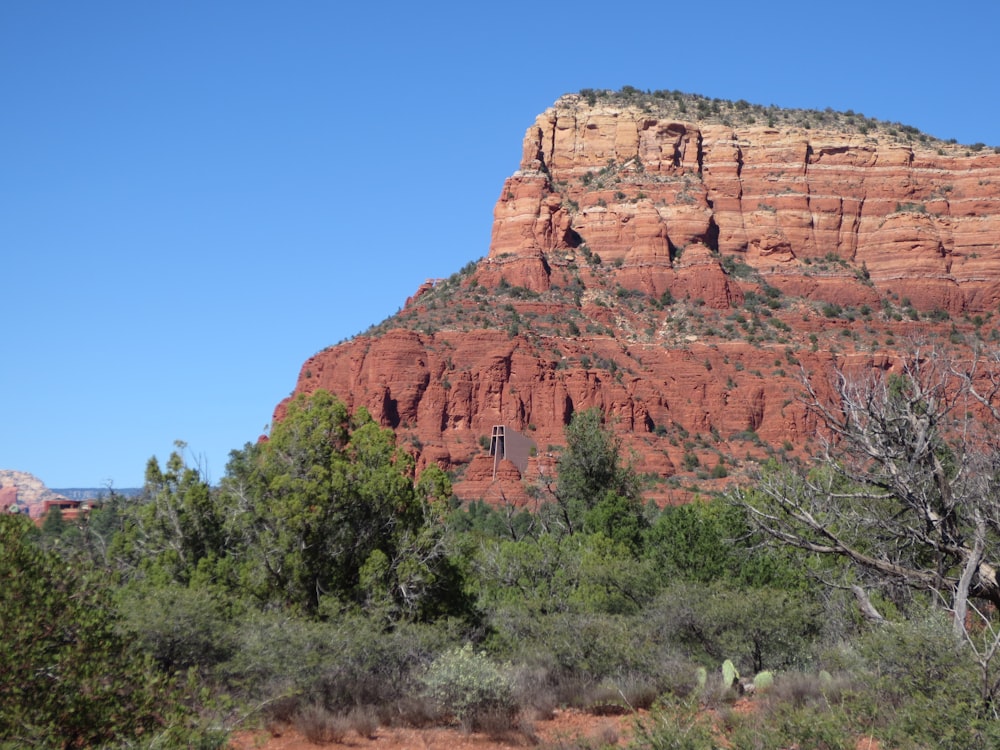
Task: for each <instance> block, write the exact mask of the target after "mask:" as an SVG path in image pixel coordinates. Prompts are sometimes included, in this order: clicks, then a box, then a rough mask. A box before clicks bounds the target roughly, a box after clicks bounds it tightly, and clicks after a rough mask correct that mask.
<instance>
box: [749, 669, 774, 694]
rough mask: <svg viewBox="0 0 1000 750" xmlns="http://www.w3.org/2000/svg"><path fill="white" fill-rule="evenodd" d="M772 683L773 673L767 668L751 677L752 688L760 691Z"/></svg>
mask: <svg viewBox="0 0 1000 750" xmlns="http://www.w3.org/2000/svg"><path fill="white" fill-rule="evenodd" d="M772 685H774V674H773V673H772V672H770V671H769V670H766V669H765V670H764V671H763V672H758V673H757V674H756V675H755V676H754V678H753V687H754V690H755V691H757V692H760V691H762V690H767V689H768V688H769V687H771V686H772Z"/></svg>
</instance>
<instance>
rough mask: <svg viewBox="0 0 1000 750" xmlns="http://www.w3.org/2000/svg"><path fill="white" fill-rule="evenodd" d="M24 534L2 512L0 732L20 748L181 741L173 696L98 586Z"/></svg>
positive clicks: (184, 723) (22, 522)
mask: <svg viewBox="0 0 1000 750" xmlns="http://www.w3.org/2000/svg"><path fill="white" fill-rule="evenodd" d="M31 531H32V526H31V523H30V521H28V520H27V519H25V518H22V517H19V516H8V515H3V516H0V612H3V616H2V617H0V737H2V738H3V739H4V740H5V741H7V742H11V743H13V745H14V746H18V747H107V746H110V745H115V744H119V743H122V744H124V743H127V742H137V741H139V740H140V739H141V740H142V741H143V742H152V743H155V742H156V741H160V742H161V743H162V744H163V745H164V746H173V747H179V746H186V745H188V744H189V743H190V742H191V741H193V739H194V735H193V734H191V733H190V731H189V730H190V726H189V718H190V717H187V716H185V712H184V710H183V708H182V706H181V704H180V703H179V702H178V700H177V695H178V694H177V693H176V692H175V691H174V690H173V688H172V687H171V683H170V680H168V678H167V677H166V675H164V674H163V673H161V672H159V671H158V670H157V669H156V668H155V667H154V666H153V664H152V662H151V661H150V660H149V659H148V658H147V657H143V656H141V655H138V654H137V653H136V652H134V651H132V650H130V649H129V647H128V644H127V643H126V642H125V640H124V639H123V637H122V636H120V635H119V631H118V628H117V624H118V623H117V621H116V619H115V616H114V614H113V613H114V607H113V606H112V603H111V601H110V599H109V597H108V595H107V592H106V591H105V589H104V588H103V587H102V586H101V585H100V584H99V583H98V582H97V581H96V580H95V579H94V578H93V577H89V576H87V575H86V574H85V573H84V572H82V571H81V570H80V568H79V567H77V566H74V565H70V564H67V563H66V562H64V561H63V560H62V559H61V558H60V557H59V556H57V555H55V554H54V553H51V552H46V551H44V550H42V549H41V548H39V547H38V546H36V545H35V544H34V543H33V542H32V541H31V540H30V536H31ZM215 740H216V743H217V744H221V743H222V741H223V740H224V738H223V737H221V736H219V737H216V738H215Z"/></svg>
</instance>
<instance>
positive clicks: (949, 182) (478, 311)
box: [276, 96, 1000, 502]
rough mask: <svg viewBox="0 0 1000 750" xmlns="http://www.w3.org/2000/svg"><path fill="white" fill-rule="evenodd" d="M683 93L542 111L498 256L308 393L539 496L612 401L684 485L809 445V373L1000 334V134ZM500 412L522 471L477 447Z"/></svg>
mask: <svg viewBox="0 0 1000 750" xmlns="http://www.w3.org/2000/svg"><path fill="white" fill-rule="evenodd" d="M662 104H663V103H662V102H657V101H644V100H643V99H642V97H641V96H639V97H632V98H631V99H629V100H628V101H624V100H622V99H620V98H614V97H603V98H598V99H596V100H593V101H588V100H587V99H586V98H584V97H581V96H568V97H564V98H563V99H561V100H560V101H559V102H558V103H557V104H556V105H555V106H554V107H553V108H551V109H549V110H547V111H546V112H545V113H543V114H542V115H540V116H539V117H538V118H537V119H536V121H535V122H534V124H532V125H531V126H530V127H529V128H528V131H527V134H526V135H525V138H524V152H523V158H522V161H521V164H520V168H519V169H518V171H517V172H515V173H514V175H513V176H511V177H509V178H508V179H507V180H506V181H505V183H504V186H503V189H502V191H501V194H500V198H499V200H498V201H497V204H496V208H495V211H494V224H493V232H492V240H491V244H490V248H489V253H488V255H487V257H486V258H484V259H483V260H482V261H480V262H479V263H478V264H475V265H470V266H469V267H467V268H466V269H463V271H462V272H460V273H458V274H456V275H455V276H453V277H451V278H450V279H447V280H439V281H432V282H428V283H427V284H425V285H424V286H423V287H421V289H420V290H418V293H417V294H415V295H414V296H413V297H412V298H411V299H410V300H409V301H408V303H407V306H406V308H404V310H403V311H402V312H401V313H400V314H398V315H397V316H394V317H393V318H390V319H389V320H387V321H386V322H384V323H383V324H381V325H380V326H378V327H376V328H375V329H373V330H372V331H370V332H368V333H366V334H364V335H360V336H358V337H356V338H354V339H353V340H352V341H350V342H348V343H345V344H341V345H339V346H337V347H333V348H330V349H327V350H325V351H323V352H321V353H319V354H317V355H316V356H314V357H312V358H311V359H310V360H309V361H307V362H306V363H305V365H303V367H302V372H301V374H300V377H299V380H298V383H297V385H296V390H297V391H306V392H309V391H312V390H314V389H317V388H325V389H327V390H330V391H331V392H333V393H336V394H337V395H339V396H340V397H341V398H342V399H344V400H345V401H346V402H347V403H348V405H349V406H350V407H352V408H357V407H359V406H365V407H366V408H367V409H368V410H369V411H370V412H371V413H372V414H373V416H374V417H375V418H376V419H377V420H378V421H379V422H381V423H382V424H384V425H387V426H391V427H393V428H395V429H396V430H397V431H398V433H399V435H400V440H401V443H402V444H403V445H404V446H407V447H408V449H409V450H411V451H412V452H413V453H414V454H415V455H416V456H418V464H419V465H420V466H424V465H427V464H428V463H429V462H434V463H437V464H439V465H441V466H443V467H445V468H447V469H450V470H454V471H456V474H457V476H458V477H459V481H458V483H457V485H456V490H457V492H458V493H459V494H460V496H462V497H464V498H466V499H471V498H476V497H487V498H489V499H492V500H495V501H497V502H507V501H516V502H527V501H528V500H529V498H530V497H536V496H537V495H538V493H536V492H529V491H527V490H526V485H527V484H532V483H533V484H535V485H536V486H538V487H544V486H545V485H546V484H548V483H550V482H551V481H552V477H553V470H554V465H555V461H556V459H557V456H558V450H559V447H560V446H561V444H562V443H563V428H564V426H565V425H566V424H567V423H568V421H569V419H570V418H571V416H572V414H573V413H574V412H576V411H579V410H582V409H587V408H591V407H597V408H599V409H601V410H602V411H603V412H604V414H605V415H606V417H607V420H608V423H609V424H611V425H613V426H614V429H615V430H617V431H618V432H619V433H620V434H621V435H622V437H623V439H624V441H625V444H626V446H627V448H629V449H631V450H633V451H634V452H635V457H636V466H637V468H638V469H639V470H640V471H642V472H645V473H647V474H649V475H650V477H651V478H652V481H653V484H652V485H651V489H650V491H651V494H652V495H654V496H656V497H658V498H659V499H660V500H661V501H671V500H673V499H677V498H680V497H681V496H683V495H685V493H686V492H689V491H690V488H691V487H692V486H694V485H693V484H692V483H697V485H698V486H705V487H711V486H717V485H718V484H719V483H724V482H726V481H728V480H729V479H731V478H732V477H733V476H737V475H738V474H739V471H740V469H741V467H742V466H743V465H744V464H745V463H746V462H747V461H750V460H758V459H759V458H761V457H762V456H765V455H767V454H768V453H769V452H775V451H779V452H791V453H801V454H805V453H808V452H809V451H810V450H811V449H812V448H813V447H814V444H813V443H812V442H811V441H812V440H813V439H814V438H815V430H816V425H815V424H814V423H813V421H812V420H811V417H810V415H809V414H808V412H807V410H806V409H805V407H804V406H803V404H802V402H801V400H800V399H799V398H798V394H800V393H801V390H802V378H803V377H812V378H813V380H814V382H817V383H818V386H817V387H819V388H822V387H823V386H822V380H823V378H824V377H825V376H826V373H829V372H830V371H831V370H832V369H833V367H834V365H836V364H840V365H843V364H845V363H847V364H848V365H849V366H851V367H854V368H857V369H859V370H864V369H866V368H870V369H878V370H886V369H891V368H893V367H894V366H896V364H897V362H898V355H899V353H900V351H902V350H904V349H905V348H907V347H908V346H909V345H910V342H912V341H914V340H917V339H919V340H921V341H923V342H925V343H926V342H928V341H931V342H937V344H936V345H938V346H941V347H949V348H951V349H957V350H958V351H959V352H960V356H971V355H970V354H969V353H970V352H971V351H972V350H973V348H975V347H980V348H982V346H984V345H988V344H989V343H990V342H992V341H996V340H998V339H1000V333H998V332H997V330H996V329H995V328H994V327H993V323H994V320H993V317H994V313H995V312H996V311H997V308H998V303H1000V247H998V243H1000V210H998V209H1000V155H997V154H995V153H993V152H992V151H985V150H982V149H970V148H966V147H961V146H958V145H957V144H945V143H942V142H940V141H936V140H934V139H931V138H929V137H927V136H922V135H920V134H918V133H917V132H916V131H915V130H913V129H904V130H903V135H900V134H899V132H898V131H896V130H894V129H892V128H887V127H885V126H884V125H883V126H872V125H870V124H869V121H865V122H861V123H860V124H857V123H856V122H855V118H853V117H851V116H847V117H846V118H840V119H839V120H838V122H839V126H838V127H833V126H830V127H828V128H826V129H824V128H823V127H819V126H818V125H816V124H812V125H810V126H809V127H808V128H806V127H804V126H799V125H796V124H795V123H789V122H787V120H786V119H783V124H781V125H777V124H773V123H770V122H769V123H768V124H766V125H765V124H762V123H760V122H757V121H756V120H755V118H754V117H752V116H746V117H744V118H743V120H742V121H741V122H738V123H737V124H726V123H725V122H721V121H720V119H725V118H719V117H714V118H707V120H706V121H704V122H702V121H699V120H691V119H684V118H682V117H679V116H678V115H679V114H680V113H679V112H678V111H677V110H678V107H677V106H676V102H673V103H672V105H673V106H672V107H668V106H661V105H662ZM733 112H734V114H738V113H739V110H738V108H736V109H734V110H733ZM768 117H769V120H770V119H774V118H773V114H772V115H769V116H768ZM737 119H738V118H737ZM751 121H752V122H751ZM845 122H847V123H848V124H850V127H847V126H844V123H845ZM852 123H853V124H852ZM281 413H282V412H281V407H279V409H278V411H277V412H276V416H277V417H278V418H280V416H281ZM496 424H506V425H510V426H511V427H513V428H514V429H517V430H519V431H522V432H524V433H525V434H526V435H528V436H529V437H531V438H532V439H533V440H534V441H535V443H536V445H537V446H538V452H537V455H536V456H535V457H534V458H533V459H532V461H531V462H530V465H529V468H528V470H527V472H526V476H525V477H520V475H519V473H518V472H517V470H516V468H513V467H511V468H513V472H511V471H506V472H504V474H503V476H502V477H500V478H499V479H498V480H494V479H493V478H492V462H491V461H482V460H477V457H482V456H483V455H484V447H483V445H482V444H481V439H482V436H484V435H487V436H488V435H489V434H490V430H491V427H492V426H493V425H496ZM487 465H488V466H489V469H490V472H489V473H490V476H486V475H485V474H484V470H483V468H482V467H484V466H487ZM678 477H680V478H683V479H682V480H681V481H678ZM685 488H687V489H685Z"/></svg>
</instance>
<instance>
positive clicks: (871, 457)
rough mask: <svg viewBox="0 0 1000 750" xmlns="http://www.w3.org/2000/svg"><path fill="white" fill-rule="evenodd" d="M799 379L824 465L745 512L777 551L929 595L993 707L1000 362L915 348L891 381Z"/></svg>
mask: <svg viewBox="0 0 1000 750" xmlns="http://www.w3.org/2000/svg"><path fill="white" fill-rule="evenodd" d="M803 381H804V392H805V395H804V398H805V401H806V406H807V408H808V410H809V411H810V413H811V414H812V415H813V416H814V417H815V419H816V423H817V425H818V435H817V437H818V438H819V440H820V445H821V448H820V451H819V452H818V455H817V456H816V462H815V463H814V464H813V465H812V467H811V468H810V469H808V470H804V469H798V468H795V467H782V468H780V469H778V470H773V471H767V472H764V473H762V474H761V475H760V476H759V477H758V481H757V482H756V484H755V485H754V486H753V487H747V488H744V489H742V490H739V491H737V493H736V495H735V497H736V501H737V502H738V503H739V504H740V505H741V506H742V507H743V508H744V509H745V510H746V511H747V513H748V516H749V518H750V519H751V520H752V522H753V523H754V524H755V525H756V526H757V527H758V528H759V529H760V530H762V531H763V532H765V533H766V534H767V535H769V536H770V537H771V538H772V539H774V540H777V541H778V542H781V543H784V544H789V545H792V546H794V547H798V548H800V549H803V550H807V551H809V552H812V553H817V554H820V555H832V556H836V557H840V558H842V559H845V560H847V561H849V562H850V563H851V566H852V568H853V569H854V570H855V571H857V572H858V573H859V575H860V578H861V580H862V581H866V582H868V583H869V584H870V585H872V584H873V585H896V586H898V585H903V586H906V587H909V588H911V589H920V590H925V591H928V592H931V593H932V595H933V597H934V600H935V601H936V602H938V603H939V604H941V605H942V606H944V607H945V608H946V609H948V610H949V611H950V612H951V613H952V617H953V623H954V629H955V633H956V635H957V636H958V637H959V638H961V639H963V640H965V641H967V642H968V644H969V645H970V647H971V648H972V650H973V652H974V653H975V654H976V657H977V659H978V661H979V663H980V666H981V668H982V669H983V675H984V688H983V690H984V695H983V697H984V701H985V702H987V703H991V702H992V699H993V697H994V696H995V695H996V694H997V690H998V687H1000V682H998V680H997V678H996V677H995V676H993V675H992V672H991V666H990V665H991V664H992V661H993V658H994V656H995V655H996V654H997V653H998V651H1000V630H998V629H997V628H996V623H995V617H996V613H997V611H998V610H1000V582H998V579H997V565H998V564H1000V443H998V440H997V434H998V433H1000V407H998V402H997V399H998V396H1000V358H997V357H993V358H992V359H989V358H985V357H982V356H979V355H977V356H974V357H973V358H972V359H971V361H968V360H967V361H964V362H962V361H956V360H953V359H951V358H949V357H948V356H946V355H945V353H944V352H942V351H940V350H938V349H933V348H924V349H921V348H915V349H914V350H913V351H912V352H911V353H910V355H909V356H907V357H905V358H904V359H902V360H901V361H899V362H897V363H895V364H893V365H892V366H891V367H889V368H886V369H881V368H874V367H872V368H869V369H868V370H867V371H864V372H859V371H857V370H854V371H850V370H848V369H845V368H843V367H841V368H838V369H837V370H836V371H835V372H833V373H831V374H830V376H829V378H828V380H827V381H825V382H824V381H823V380H820V379H817V378H809V377H805V376H804V377H803ZM824 385H826V386H829V387H828V388H824V387H823V386H824ZM855 593H856V594H857V593H858V592H857V591H856V592H855ZM862 593H863V592H862ZM859 601H866V602H867V597H866V596H865V597H860V598H859ZM868 604H869V605H870V602H868ZM867 616H868V617H869V619H871V620H873V621H875V620H877V618H878V615H877V612H874V610H872V611H869V612H867Z"/></svg>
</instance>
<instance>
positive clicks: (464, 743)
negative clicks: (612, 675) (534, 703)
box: [231, 710, 642, 750]
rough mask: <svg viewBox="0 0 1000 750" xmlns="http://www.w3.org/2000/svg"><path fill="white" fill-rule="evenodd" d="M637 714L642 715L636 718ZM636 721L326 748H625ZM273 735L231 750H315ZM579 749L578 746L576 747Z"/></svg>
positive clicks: (355, 741) (611, 719) (392, 734)
mask: <svg viewBox="0 0 1000 750" xmlns="http://www.w3.org/2000/svg"><path fill="white" fill-rule="evenodd" d="M640 713H642V712H640ZM635 719H636V715H635V714H632V715H627V716H592V715H590V714H586V713H582V712H580V711H575V710H564V711H556V712H555V713H554V715H553V717H552V718H551V719H549V720H544V721H536V722H535V723H534V728H535V734H536V736H537V742H535V741H532V740H531V739H529V738H528V737H526V736H524V735H523V734H512V735H511V736H510V737H509V738H503V739H497V738H491V737H488V736H486V735H484V734H466V733H464V732H462V731H461V730H459V729H446V728H432V729H408V728H402V727H379V728H378V731H377V732H376V734H375V736H374V737H373V738H367V737H359V736H358V735H357V734H355V733H354V732H350V733H348V735H347V736H346V737H345V739H344V741H343V742H341V743H339V744H334V743H330V744H328V745H325V747H330V748H335V747H344V748H351V750H375V749H377V750H509V749H511V748H526V747H541V748H562V749H564V750H571V749H572V748H575V747H578V745H577V744H576V743H577V741H578V740H582V741H583V743H586V744H587V745H589V746H595V745H596V746H602V745H606V744H610V742H611V741H612V740H615V739H616V738H617V739H616V742H615V744H616V745H617V746H619V747H624V746H625V745H626V744H627V741H628V739H629V738H630V737H631V736H632V727H633V724H634V722H635ZM277 731H279V732H280V733H278V734H276V733H275V732H274V731H267V730H260V731H257V732H239V733H237V734H236V736H235V737H234V739H233V742H232V744H231V748H232V749H233V750H315V749H316V747H318V746H317V745H316V744H314V743H312V742H310V741H309V740H307V739H306V738H305V737H304V736H302V734H301V733H299V732H298V731H296V730H295V729H294V728H292V727H288V728H284V729H281V730H277ZM581 744H582V743H581Z"/></svg>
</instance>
